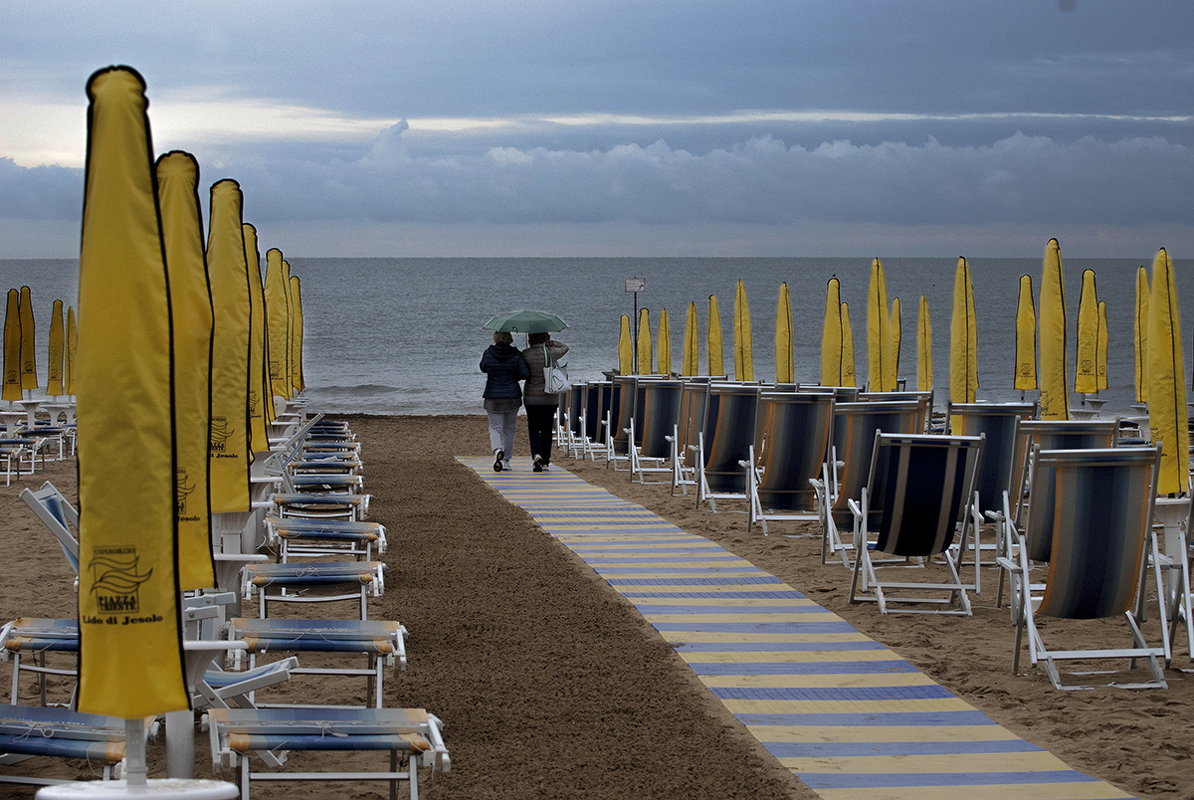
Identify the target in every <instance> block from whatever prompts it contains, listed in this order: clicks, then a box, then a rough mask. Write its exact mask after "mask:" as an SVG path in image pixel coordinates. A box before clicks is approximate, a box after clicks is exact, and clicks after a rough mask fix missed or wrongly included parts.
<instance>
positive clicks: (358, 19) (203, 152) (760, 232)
mask: <svg viewBox="0 0 1194 800" xmlns="http://www.w3.org/2000/svg"><path fill="white" fill-rule="evenodd" d="M1191 31H1194V5H1192V4H1191V3H1190V2H1189V0H1132V2H1124V0H965V1H964V2H963V1H960V0H901V1H900V2H891V1H890V0H749V1H748V2H743V0H675V1H674V2H672V1H669V0H584V2H580V0H485V1H484V2H478V1H477V0H467V1H465V0H401V2H395V0H386V1H385V2H353V3H328V2H326V0H325V1H323V2H275V1H272V0H258V1H257V2H243V0H238V1H237V2H222V1H220V0H208V1H207V2H203V3H170V4H165V3H161V2H144V3H138V2H120V1H119V0H110V1H109V2H104V3H93V2H86V3H82V2H79V3H72V2H53V3H32V2H27V3H10V4H6V8H5V12H4V25H3V26H2V28H0V258H26V257H38V256H46V257H72V256H74V255H76V254H77V248H78V228H79V213H80V207H81V198H82V164H83V160H84V154H85V148H86V130H85V114H86V96H85V92H84V87H85V84H86V81H87V77H88V76H89V75H90V74H91V73H92V72H93V71H94V70H95V69H97V68H100V67H103V66H106V65H109V64H128V65H131V66H133V67H135V68H136V69H137V70H139V71H140V72H141V73H142V74H143V75H144V77H145V79H146V82H147V84H148V87H149V88H148V95H149V98H150V112H149V113H150V121H151V125H152V129H153V136H154V145H155V149H156V150H157V151H158V152H165V151H166V150H169V149H174V148H179V149H184V150H188V151H190V152H192V153H194V154H195V156H196V157H197V158H198V160H199V163H200V166H201V170H202V175H201V178H202V181H203V184H204V186H205V187H206V186H207V185H209V184H210V183H212V182H214V181H216V180H218V179H220V178H224V177H231V178H235V179H237V180H238V181H239V182H240V183H241V186H242V188H243V189H244V192H245V217H246V220H248V221H251V222H253V223H254V224H256V225H257V227H258V229H259V231H260V232H261V234H262V241H263V242H269V243H274V242H276V243H278V245H279V246H283V247H284V249H285V250H286V252H287V253H288V254H289V255H292V256H298V257H303V256H308V257H310V256H328V255H343V256H452V255H468V256H484V255H577V256H584V255H642V256H653V255H657V256H662V255H676V256H699V255H719V256H721V255H743V256H750V255H765V256H818V255H838V256H871V255H880V256H914V255H923V256H955V255H968V256H972V257H973V256H1038V255H1040V253H1041V252H1042V251H1043V248H1044V244H1045V242H1046V241H1047V240H1048V238H1049V237H1051V236H1056V237H1058V238H1059V239H1060V240H1061V242H1062V245H1063V247H1064V248H1065V250H1066V253H1067V255H1077V256H1085V257H1095V256H1116V257H1120V256H1122V257H1140V258H1142V259H1146V258H1151V254H1152V253H1153V252H1155V251H1156V249H1157V248H1158V247H1161V246H1166V247H1168V248H1169V250H1170V252H1171V253H1172V254H1173V256H1174V257H1175V258H1178V259H1181V258H1182V257H1187V256H1189V255H1191V254H1194V158H1192V156H1194V43H1192V42H1194V39H1191V36H1190V33H1191ZM283 243H284V244H283ZM271 246H272V245H271Z"/></svg>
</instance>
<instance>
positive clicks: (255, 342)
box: [240, 198, 281, 453]
mask: <svg viewBox="0 0 1194 800" xmlns="http://www.w3.org/2000/svg"><path fill="white" fill-rule="evenodd" d="M242 201H243V198H242ZM242 208H243V207H242ZM240 238H241V247H242V248H243V249H244V250H245V276H246V278H247V279H248V281H249V449H250V450H252V451H253V452H254V453H262V452H265V451H268V450H269V439H268V438H267V434H266V432H265V422H266V419H267V418H268V417H269V416H270V414H269V408H270V406H271V405H272V402H273V396H274V393H273V392H271V391H270V388H269V367H268V365H267V362H266V354H267V352H266V351H267V349H268V347H269V345H268V344H267V343H266V340H265V290H264V287H263V285H262V283H261V259H260V258H259V257H258V254H257V248H256V247H254V248H253V251H252V252H249V250H248V249H247V248H246V247H245V233H244V222H243V220H242V222H241V237H240ZM254 244H256V243H254ZM278 255H279V257H281V253H280V252H279V254H278Z"/></svg>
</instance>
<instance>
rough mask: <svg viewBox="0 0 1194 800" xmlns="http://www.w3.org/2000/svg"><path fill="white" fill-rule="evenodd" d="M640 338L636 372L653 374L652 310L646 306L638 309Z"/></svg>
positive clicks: (636, 356)
mask: <svg viewBox="0 0 1194 800" xmlns="http://www.w3.org/2000/svg"><path fill="white" fill-rule="evenodd" d="M637 335H638V340H637V341H636V342H635V347H634V357H635V362H634V366H635V370H634V371H635V372H636V373H637V374H639V375H650V374H651V361H652V356H653V354H652V352H651V312H650V311H648V310H647V309H645V308H640V309H639V310H638V332H637Z"/></svg>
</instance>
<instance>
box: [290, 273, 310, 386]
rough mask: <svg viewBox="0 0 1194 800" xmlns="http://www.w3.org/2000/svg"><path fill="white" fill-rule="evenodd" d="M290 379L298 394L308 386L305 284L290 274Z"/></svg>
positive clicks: (296, 276)
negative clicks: (304, 353)
mask: <svg viewBox="0 0 1194 800" xmlns="http://www.w3.org/2000/svg"><path fill="white" fill-rule="evenodd" d="M290 327H291V336H290V380H291V386H293V387H294V393H295V394H297V393H299V392H301V391H302V390H303V389H305V388H307V385H306V383H305V382H304V381H303V285H302V281H300V280H299V276H298V275H291V276H290Z"/></svg>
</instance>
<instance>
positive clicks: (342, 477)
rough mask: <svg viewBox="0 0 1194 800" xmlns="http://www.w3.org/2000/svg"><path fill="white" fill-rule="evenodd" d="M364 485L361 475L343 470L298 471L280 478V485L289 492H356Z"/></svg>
mask: <svg viewBox="0 0 1194 800" xmlns="http://www.w3.org/2000/svg"><path fill="white" fill-rule="evenodd" d="M364 485H365V478H364V476H362V475H356V474H350V473H344V472H298V473H291V474H289V475H287V476H286V477H284V478H283V479H282V486H283V487H284V488H285V490H286V491H289V492H305V493H307V494H317V493H323V492H349V493H356V492H359V491H360V490H361V488H362V487H364Z"/></svg>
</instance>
